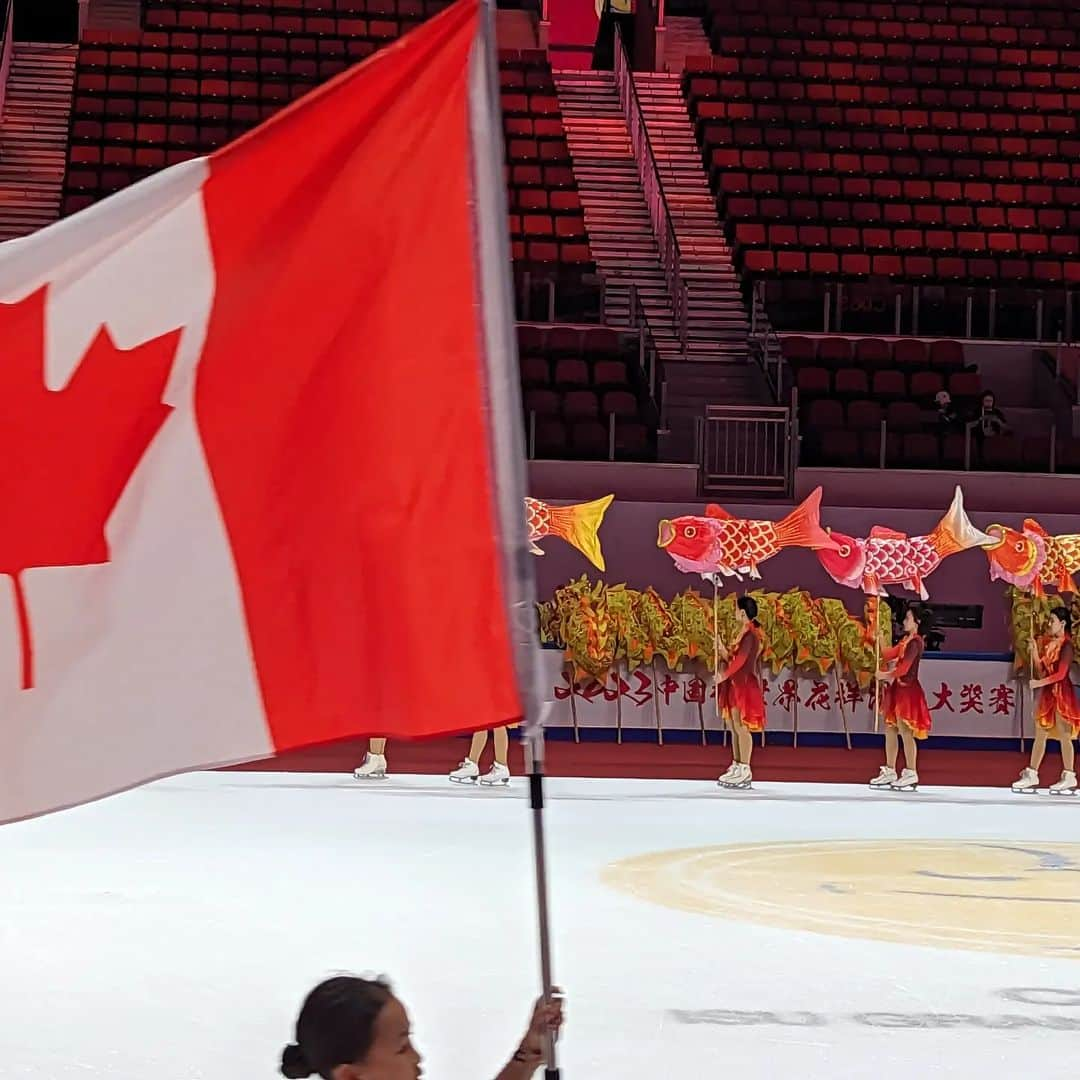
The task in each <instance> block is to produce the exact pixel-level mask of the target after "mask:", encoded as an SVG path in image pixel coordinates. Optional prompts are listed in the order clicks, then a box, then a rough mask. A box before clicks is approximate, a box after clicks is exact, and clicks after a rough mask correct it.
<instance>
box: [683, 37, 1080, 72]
mask: <svg viewBox="0 0 1080 1080" xmlns="http://www.w3.org/2000/svg"><path fill="white" fill-rule="evenodd" d="M1013 33H1014V34H1015V32H1013ZM1012 40H1013V41H1015V36H1014V37H1013V39H1012ZM713 49H714V52H713V53H711V54H709V55H696V56H688V57H687V58H686V65H685V70H687V71H690V72H723V71H727V70H729V68H730V58H731V57H733V56H735V57H747V58H751V57H758V58H761V57H795V58H798V57H808V58H813V59H817V60H824V61H831V60H847V61H858V60H870V61H873V60H877V61H885V60H888V61H892V62H895V63H901V64H903V63H927V64H941V63H944V64H977V65H979V66H983V67H996V68H1002V69H1008V68H1015V67H1020V68H1027V67H1032V68H1051V69H1053V68H1076V67H1078V66H1080V49H1057V48H1039V47H1037V46H1032V47H1028V46H1026V45H1017V44H1008V43H997V42H995V43H993V44H989V45H969V44H966V43H953V42H939V41H916V42H911V41H888V42H883V41H867V40H865V39H863V40H859V41H855V40H851V39H848V40H845V39H844V38H800V37H783V36H773V35H758V36H755V37H743V36H731V35H721V36H719V37H717V38H716V39H714V41H713Z"/></svg>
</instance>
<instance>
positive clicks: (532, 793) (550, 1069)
mask: <svg viewBox="0 0 1080 1080" xmlns="http://www.w3.org/2000/svg"><path fill="white" fill-rule="evenodd" d="M525 768H526V772H527V773H528V775H529V807H530V809H531V811H532V826H533V857H534V861H535V864H536V910H537V918H538V923H539V930H540V977H541V981H542V983H543V986H544V995H545V997H550V996H551V994H552V988H553V986H554V980H553V978H552V973H551V928H550V927H551V920H550V911H549V907H548V880H547V847H546V844H545V842H544V724H543V719H540V721H539V722H537V723H534V724H532V725H531V726H530V728H529V729H528V731H527V732H526V737H525ZM544 1059H545V1061H546V1062H547V1065H546V1066H545V1068H544V1080H559V1077H560V1073H559V1065H558V1059H557V1057H556V1054H555V1040H554V1039H553V1038H552V1037H551V1035H550V1033H549V1034H546V1035H545V1036H544Z"/></svg>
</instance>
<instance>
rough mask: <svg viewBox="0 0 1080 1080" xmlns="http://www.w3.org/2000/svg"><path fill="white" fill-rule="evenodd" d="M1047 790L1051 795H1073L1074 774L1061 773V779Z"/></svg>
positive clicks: (1074, 791) (1074, 788)
mask: <svg viewBox="0 0 1080 1080" xmlns="http://www.w3.org/2000/svg"><path fill="white" fill-rule="evenodd" d="M1048 790H1049V792H1050V794H1051V795H1075V794H1076V773H1074V772H1068V771H1066V772H1063V773H1062V774H1061V779H1060V780H1059V781H1058V782H1057V783H1056V784H1051V785H1050V787H1049V789H1048Z"/></svg>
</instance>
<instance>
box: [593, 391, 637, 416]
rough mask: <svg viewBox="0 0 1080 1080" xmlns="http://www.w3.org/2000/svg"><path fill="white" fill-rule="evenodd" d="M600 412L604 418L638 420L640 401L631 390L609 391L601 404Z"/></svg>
mask: <svg viewBox="0 0 1080 1080" xmlns="http://www.w3.org/2000/svg"><path fill="white" fill-rule="evenodd" d="M600 412H601V413H602V414H603V415H604V416H622V417H628V418H630V419H636V418H637V416H638V412H639V410H638V400H637V398H636V397H635V396H634V395H633V394H632V393H630V391H629V390H609V391H608V392H607V393H606V394H605V395H604V397H603V400H602V401H601V403H600Z"/></svg>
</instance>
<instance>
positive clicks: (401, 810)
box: [0, 773, 1080, 1080]
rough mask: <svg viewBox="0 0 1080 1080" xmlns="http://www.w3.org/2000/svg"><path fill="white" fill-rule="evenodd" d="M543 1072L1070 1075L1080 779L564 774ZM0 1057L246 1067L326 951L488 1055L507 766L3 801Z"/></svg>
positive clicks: (508, 917)
mask: <svg viewBox="0 0 1080 1080" xmlns="http://www.w3.org/2000/svg"><path fill="white" fill-rule="evenodd" d="M549 793H550V796H551V800H550V807H549V810H548V813H547V822H548V839H549V858H550V869H551V876H552V914H553V919H554V930H555V937H554V948H555V968H556V976H557V980H558V981H559V982H560V983H561V984H562V985H563V986H564V987H565V988H566V990H567V993H568V996H569V1006H568V1026H567V1031H566V1036H565V1040H564V1042H563V1044H562V1053H563V1060H562V1065H563V1077H564V1080H586V1078H588V1080H595V1078H597V1077H611V1078H618V1080H658V1078H668V1077H670V1078H696V1077H702V1078H704V1077H710V1078H711V1077H716V1076H729V1077H738V1078H740V1080H766V1078H769V1080H771V1078H774V1077H783V1076H797V1077H800V1078H809V1077H815V1078H817V1077H820V1078H826V1077H827V1078H829V1080H841V1078H859V1080H865V1078H870V1077H873V1078H875V1080H891V1078H897V1080H899V1078H901V1077H902V1078H904V1080H910V1078H913V1077H918V1078H925V1077H969V1078H996V1077H1003V1078H1004V1077H1009V1078H1012V1077H1016V1076H1029V1075H1038V1076H1040V1077H1041V1078H1044V1080H1046V1078H1054V1077H1067V1076H1069V1077H1071V1076H1075V1075H1076V1069H1077V1061H1078V1058H1077V1046H1078V1045H1080V799H1074V800H1068V799H1060V800H1050V799H1049V798H1047V797H1045V796H1039V797H1037V798H1035V797H1024V796H1014V795H1011V794H1010V793H1009V792H1007V791H1004V792H1002V791H990V790H984V789H963V790H962V789H945V788H939V789H933V788H924V789H922V790H920V791H919V792H918V793H916V794H913V795H906V796H901V795H895V794H891V793H874V792H870V791H868V790H866V789H863V788H853V787H841V786H835V785H831V786H826V785H820V786H818V785H790V784H789V785H771V786H770V785H761V786H759V788H757V789H756V790H754V791H753V792H746V793H733V792H720V791H718V790H717V788H716V787H715V785H712V784H707V783H699V782H691V781H649V780H625V781H619V780H553V781H550V782H549ZM0 866H2V867H3V878H2V882H3V884H2V886H0V933H2V935H3V936H2V948H0V1018H2V1024H0V1075H2V1076H3V1077H4V1078H5V1080H6V1078H32V1080H76V1078H78V1080H95V1078H98V1077H101V1078H104V1077H108V1078H109V1080H147V1078H148V1077H153V1078H155V1080H236V1078H238V1077H243V1078H244V1080H254V1078H256V1077H272V1076H274V1075H275V1074H276V1060H277V1055H278V1052H279V1050H280V1047H281V1046H282V1044H283V1043H285V1042H286V1041H287V1040H288V1039H289V1038H290V1036H291V1024H292V1021H293V1019H294V1018H295V1014H296V1010H297V1007H298V1005H299V1002H300V1000H301V998H302V996H303V994H304V993H305V992H306V990H307V989H309V988H310V986H311V985H312V984H314V983H315V982H316V981H317V980H319V979H321V978H322V977H324V976H326V975H327V974H330V973H335V972H340V971H353V972H358V973H386V974H388V975H389V976H390V977H391V978H392V979H393V981H394V983H395V985H396V986H397V988H398V990H399V992H400V993H401V995H402V996H403V998H404V1000H405V1001H406V1003H407V1004H408V1005H409V1007H410V1009H411V1011H412V1013H413V1020H414V1026H415V1029H416V1039H417V1042H418V1044H419V1047H420V1049H421V1051H422V1052H423V1053H424V1054H425V1059H426V1060H425V1072H426V1074H427V1075H428V1076H430V1077H434V1078H436V1080H457V1078H460V1080H487V1078H490V1077H493V1076H494V1075H495V1073H496V1072H497V1071H498V1068H499V1067H501V1065H502V1064H503V1063H504V1061H505V1058H506V1057H507V1056H508V1055H509V1053H510V1052H511V1051H512V1049H513V1048H514V1046H515V1045H516V1041H517V1039H518V1038H519V1036H520V1034H521V1031H522V1029H523V1026H524V1021H525V1018H526V1015H527V1013H528V1011H529V1007H530V1002H531V999H532V997H533V995H534V993H535V988H536V985H537V978H538V977H537V962H536V932H535V920H534V910H535V909H534V902H533V891H532V890H533V877H532V860H531V846H530V819H529V813H528V809H527V804H526V801H525V784H524V781H522V780H521V779H517V780H516V781H515V783H514V784H513V785H512V787H511V788H510V789H509V790H499V791H489V790H479V789H473V788H461V787H456V786H453V785H451V784H449V783H447V782H446V781H445V780H444V779H441V778H437V777H404V778H399V779H390V780H387V781H384V782H381V783H378V782H376V783H368V784H367V785H361V784H358V783H356V782H354V781H353V780H351V779H350V778H346V777H343V776H326V775H322V776H314V775H306V774H295V773H294V774H287V775H286V774H273V773H263V774H257V773H245V774H236V773H234V774H213V775H211V774H205V775H202V774H201V775H194V776H186V777H181V778H177V779H173V780H170V781H166V782H163V783H159V784H156V785H154V786H152V787H149V788H144V789H142V790H139V791H134V792H131V793H129V794H126V795H122V796H119V797H117V798H114V799H110V800H107V801H105V802H102V803H98V804H96V805H93V806H89V807H83V808H81V809H77V810H72V811H69V812H67V813H63V814H59V815H56V816H53V817H50V818H45V819H41V820H38V821H31V822H25V823H22V824H18V825H13V826H9V827H7V828H4V829H0Z"/></svg>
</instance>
